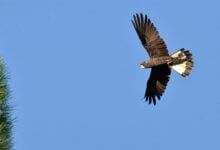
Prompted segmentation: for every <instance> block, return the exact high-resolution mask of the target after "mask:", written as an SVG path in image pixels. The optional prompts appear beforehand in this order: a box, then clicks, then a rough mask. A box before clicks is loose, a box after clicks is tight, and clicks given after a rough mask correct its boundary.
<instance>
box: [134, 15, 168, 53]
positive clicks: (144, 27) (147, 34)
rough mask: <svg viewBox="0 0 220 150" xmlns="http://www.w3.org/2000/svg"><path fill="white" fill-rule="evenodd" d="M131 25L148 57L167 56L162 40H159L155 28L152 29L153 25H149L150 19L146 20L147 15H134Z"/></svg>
mask: <svg viewBox="0 0 220 150" xmlns="http://www.w3.org/2000/svg"><path fill="white" fill-rule="evenodd" d="M132 23H133V25H134V28H135V30H136V32H137V34H138V36H139V38H140V40H141V43H142V44H143V46H144V48H145V49H146V50H147V52H148V54H149V56H150V57H160V56H168V55H169V54H168V50H167V47H166V44H165V42H164V41H163V39H162V38H160V36H159V33H158V31H157V29H156V27H154V24H153V23H151V21H150V19H148V18H147V15H145V16H143V14H136V15H134V16H133V20H132Z"/></svg>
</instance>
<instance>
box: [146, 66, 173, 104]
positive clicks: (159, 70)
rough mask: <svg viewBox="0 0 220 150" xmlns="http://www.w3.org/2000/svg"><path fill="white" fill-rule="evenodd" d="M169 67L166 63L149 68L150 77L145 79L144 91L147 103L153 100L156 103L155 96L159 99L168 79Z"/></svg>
mask: <svg viewBox="0 0 220 150" xmlns="http://www.w3.org/2000/svg"><path fill="white" fill-rule="evenodd" d="M170 73H171V70H170V68H169V67H168V66H167V65H162V66H158V67H154V68H152V69H151V74H150V78H149V79H148V81H147V88H146V92H145V99H146V101H149V104H151V102H153V104H154V105H156V97H157V98H158V99H159V100H160V96H162V94H163V92H164V91H165V89H166V85H167V83H168V81H169V78H170V77H169V75H170Z"/></svg>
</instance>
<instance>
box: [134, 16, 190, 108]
mask: <svg viewBox="0 0 220 150" xmlns="http://www.w3.org/2000/svg"><path fill="white" fill-rule="evenodd" d="M132 23H133V25H134V28H135V30H136V32H137V34H138V36H139V38H140V40H141V43H142V44H143V46H144V48H145V49H146V50H147V52H148V54H149V56H150V59H149V60H148V61H144V62H143V63H141V65H140V68H152V69H151V74H150V78H149V79H148V82H147V88H146V92H145V99H146V101H148V100H149V103H151V102H152V101H153V103H154V105H155V104H156V97H157V98H158V99H159V100H160V97H161V96H162V94H163V93H164V91H165V89H166V85H167V83H168V81H169V78H170V74H171V69H173V70H175V71H176V72H177V73H179V74H180V75H182V76H183V77H185V76H188V75H189V74H190V71H191V69H192V67H193V65H194V62H193V60H192V54H191V53H190V52H189V51H188V50H185V49H184V48H182V49H180V50H178V51H176V52H175V53H174V54H172V55H169V53H168V49H167V47H166V44H165V42H164V41H163V39H162V38H160V36H159V33H158V31H157V29H156V28H155V27H154V25H153V23H151V21H150V19H148V18H147V15H145V16H143V15H142V14H140V15H139V14H136V15H134V20H132Z"/></svg>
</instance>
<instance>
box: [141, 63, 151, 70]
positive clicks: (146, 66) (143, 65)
mask: <svg viewBox="0 0 220 150" xmlns="http://www.w3.org/2000/svg"><path fill="white" fill-rule="evenodd" d="M150 67H151V64H150V61H144V62H142V63H141V64H140V68H141V69H144V68H150Z"/></svg>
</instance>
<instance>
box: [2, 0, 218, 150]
mask: <svg viewBox="0 0 220 150" xmlns="http://www.w3.org/2000/svg"><path fill="white" fill-rule="evenodd" d="M219 6H220V1H218V0H209V1H206V0H204V1H201V0H195V1H192V0H181V1H176V0H166V1H162V0H160V1H159V0H136V1H134V0H132V1H127V0H109V1H104V0H35V1H30V0H19V1H18V0H1V1H0V55H1V56H2V57H3V58H4V60H5V63H6V65H7V70H8V72H9V75H10V80H9V84H10V88H11V91H12V93H11V100H10V102H11V104H12V106H13V107H14V110H13V117H15V118H16V120H15V122H14V126H15V127H14V130H13V136H14V148H15V149H16V150H135V149H138V150H195V149H197V150H207V149H210V150H219V149H220V142H219V139H220V96H219V92H220V86H219V85H220V79H219V76H220V67H219V60H220V57H219V56H220V44H219V43H220V38H219V35H220V9H219ZM140 12H141V13H144V14H147V15H148V16H149V18H150V19H151V20H152V22H153V23H154V24H155V26H156V27H157V29H158V30H159V32H160V36H161V37H162V38H163V39H164V40H165V42H166V44H167V46H168V48H169V51H170V53H173V52H174V51H176V50H178V49H180V48H182V47H184V48H186V49H189V50H190V51H191V52H192V53H193V58H194V61H195V67H194V68H193V71H192V74H191V76H189V77H187V78H183V77H181V76H180V75H178V74H177V73H175V72H172V74H171V80H170V82H169V83H168V86H167V89H166V92H165V93H164V95H163V97H162V99H161V101H159V102H158V103H157V105H156V106H153V105H148V104H147V103H145V102H144V100H143V96H144V92H145V87H146V81H147V79H148V76H149V73H150V70H141V69H139V64H140V63H141V62H142V61H143V60H147V59H148V58H149V57H148V55H147V53H146V52H145V50H144V48H143V47H142V45H141V43H140V41H139V39H138V37H137V35H136V33H135V30H134V28H133V26H132V24H131V19H132V15H133V14H135V13H140Z"/></svg>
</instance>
